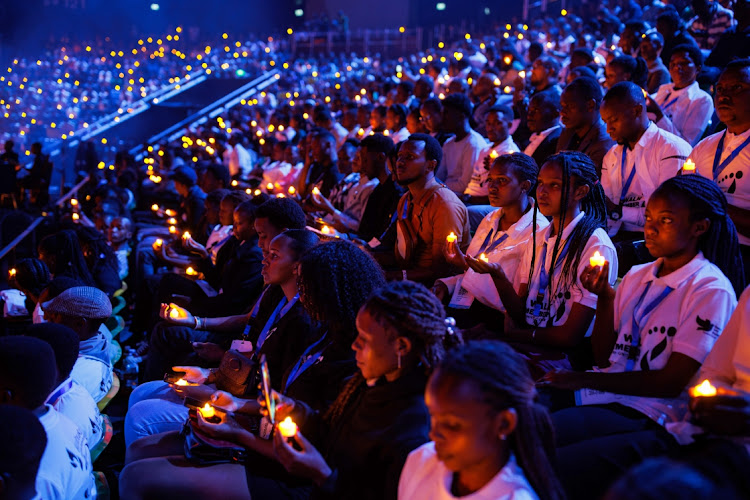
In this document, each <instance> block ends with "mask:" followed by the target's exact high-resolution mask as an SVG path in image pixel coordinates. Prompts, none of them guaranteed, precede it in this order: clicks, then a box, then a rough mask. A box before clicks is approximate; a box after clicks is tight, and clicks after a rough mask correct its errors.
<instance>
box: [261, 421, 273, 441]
mask: <svg viewBox="0 0 750 500" xmlns="http://www.w3.org/2000/svg"><path fill="white" fill-rule="evenodd" d="M272 433H273V424H272V423H271V422H270V421H269V420H268V418H267V417H263V418H261V419H260V426H259V428H258V436H260V437H261V438H262V439H271V435H272Z"/></svg>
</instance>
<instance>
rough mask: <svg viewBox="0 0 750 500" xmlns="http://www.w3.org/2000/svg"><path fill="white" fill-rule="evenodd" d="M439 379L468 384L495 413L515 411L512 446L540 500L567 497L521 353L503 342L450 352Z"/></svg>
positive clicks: (548, 427)
mask: <svg viewBox="0 0 750 500" xmlns="http://www.w3.org/2000/svg"><path fill="white" fill-rule="evenodd" d="M434 377H439V378H442V377H452V378H454V379H455V380H457V381H458V380H461V381H469V382H471V383H473V384H475V385H476V387H477V389H478V392H479V393H480V394H481V397H482V400H483V402H484V403H485V404H487V405H489V406H490V407H491V408H492V409H493V410H494V411H497V412H501V411H504V410H507V409H511V408H512V409H514V410H515V411H516V414H517V415H518V423H517V425H516V428H515V430H514V431H513V432H512V433H511V434H510V435H509V436H508V441H507V442H508V444H509V446H510V447H511V450H512V451H513V454H514V455H515V456H516V460H517V462H518V465H519V466H520V467H521V469H523V471H524V474H525V475H526V478H527V479H528V480H529V483H530V484H531V486H532V487H533V488H534V491H536V493H537V495H539V498H540V499H541V500H563V499H564V498H565V493H564V492H563V489H562V486H561V485H560V483H559V481H558V480H557V477H556V475H555V471H554V465H553V462H554V459H555V440H554V435H553V428H552V421H551V419H550V416H549V413H548V411H547V409H546V408H545V407H544V406H543V405H542V404H541V403H540V402H539V401H538V395H537V391H536V387H535V384H534V380H533V379H532V378H531V375H530V374H529V370H528V367H527V366H526V362H525V361H524V360H523V358H521V356H519V355H518V353H516V352H515V351H514V350H513V349H512V348H511V347H510V346H508V345H507V344H505V343H503V342H500V341H495V340H486V341H479V342H469V343H467V344H466V345H464V346H462V347H459V348H458V349H455V350H452V351H450V352H448V353H447V354H446V356H445V358H444V359H443V361H442V362H441V363H440V365H439V366H438V367H437V369H436V371H435V373H434V374H433V378H434Z"/></svg>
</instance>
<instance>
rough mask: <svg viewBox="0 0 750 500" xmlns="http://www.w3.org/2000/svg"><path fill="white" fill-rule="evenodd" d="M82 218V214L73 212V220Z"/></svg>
mask: <svg viewBox="0 0 750 500" xmlns="http://www.w3.org/2000/svg"><path fill="white" fill-rule="evenodd" d="M80 218H81V216H80V215H78V214H77V213H74V214H73V220H78V219H80Z"/></svg>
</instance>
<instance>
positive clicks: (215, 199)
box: [205, 189, 230, 207]
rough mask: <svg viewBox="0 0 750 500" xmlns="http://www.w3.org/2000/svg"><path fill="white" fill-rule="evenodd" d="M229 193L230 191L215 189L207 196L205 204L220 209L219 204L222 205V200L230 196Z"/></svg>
mask: <svg viewBox="0 0 750 500" xmlns="http://www.w3.org/2000/svg"><path fill="white" fill-rule="evenodd" d="M229 192H230V191H229V190H228V189H214V190H213V191H211V192H210V193H208V194H207V195H206V201H205V203H208V204H209V205H213V206H216V207H218V206H219V203H221V200H223V199H224V197H225V196H226V195H228V194H229Z"/></svg>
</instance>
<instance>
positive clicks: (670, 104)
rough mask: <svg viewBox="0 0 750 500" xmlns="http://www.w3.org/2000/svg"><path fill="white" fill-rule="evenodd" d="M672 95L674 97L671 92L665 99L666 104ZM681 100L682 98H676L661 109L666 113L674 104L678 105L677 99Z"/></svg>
mask: <svg viewBox="0 0 750 500" xmlns="http://www.w3.org/2000/svg"><path fill="white" fill-rule="evenodd" d="M670 95H672V94H671V92H670V93H669V94H667V97H665V98H664V102H666V101H667V99H669V96H670ZM679 98H680V96H677V97H675V98H674V99H672V100H671V101H669V102H667V103H666V104H662V107H661V109H662V110H663V111H666V110H667V109H669V108H670V107H671V106H672V104H674V103H676V102H677V99H679Z"/></svg>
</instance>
